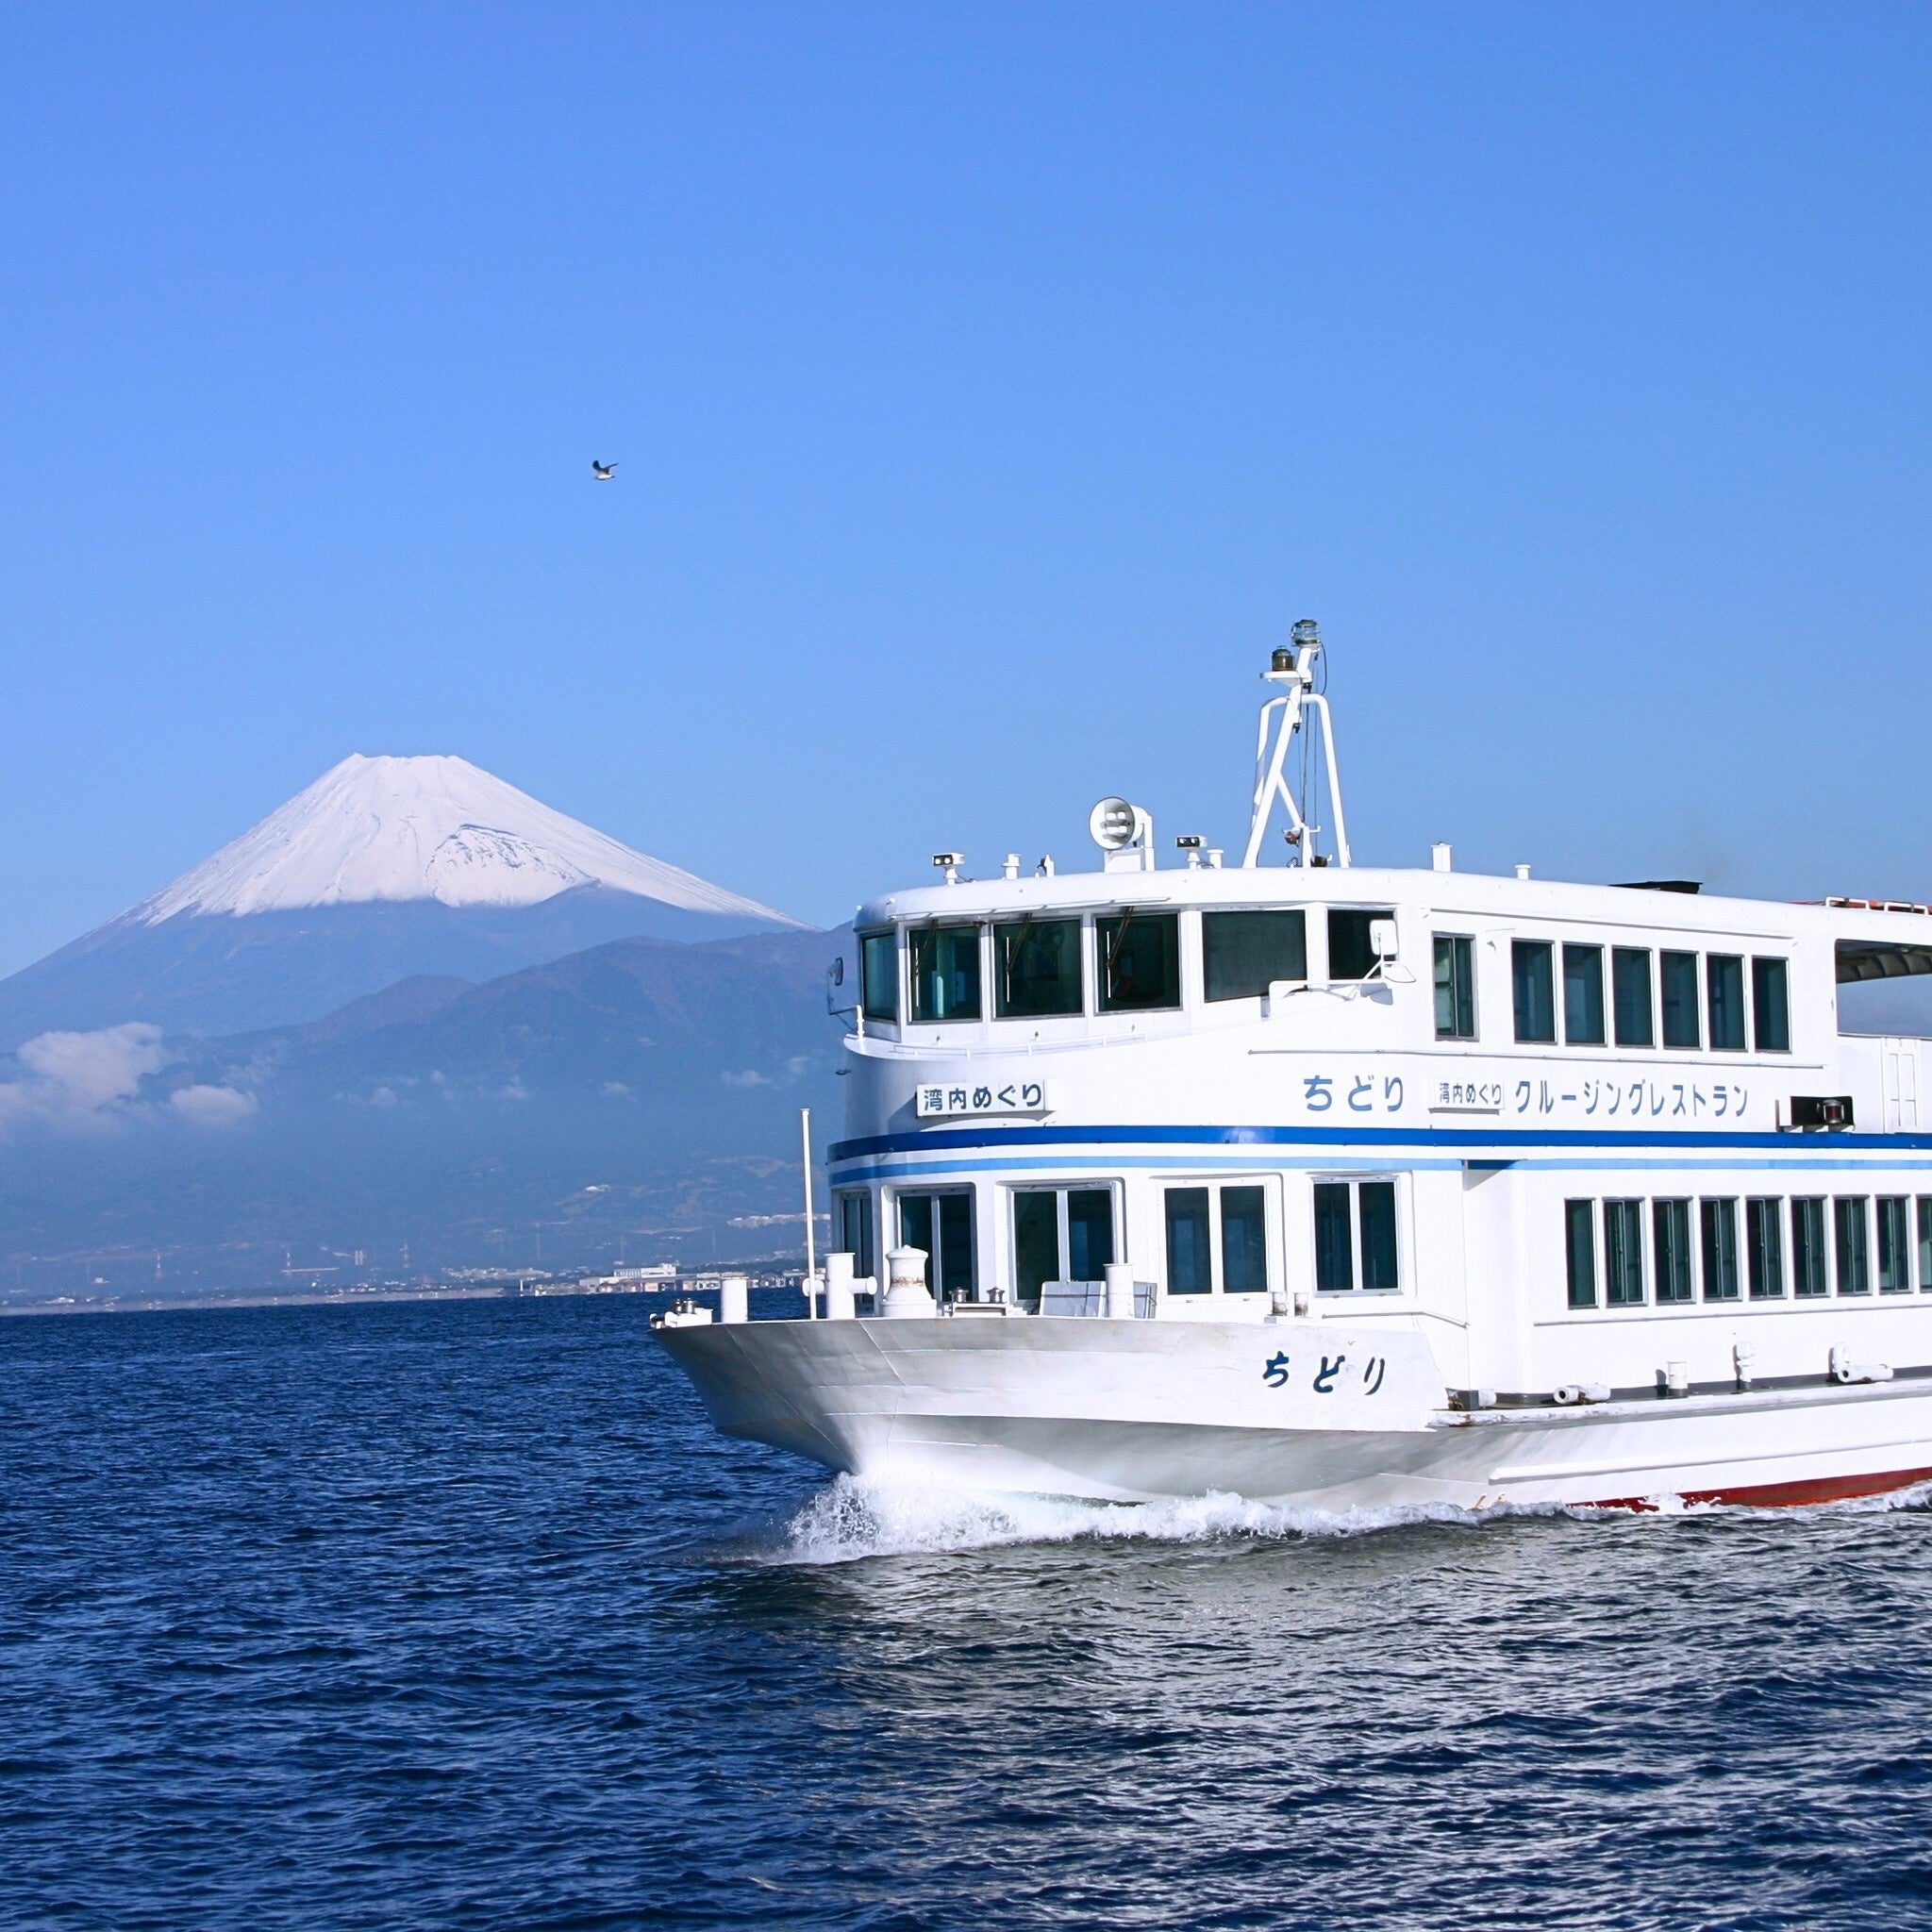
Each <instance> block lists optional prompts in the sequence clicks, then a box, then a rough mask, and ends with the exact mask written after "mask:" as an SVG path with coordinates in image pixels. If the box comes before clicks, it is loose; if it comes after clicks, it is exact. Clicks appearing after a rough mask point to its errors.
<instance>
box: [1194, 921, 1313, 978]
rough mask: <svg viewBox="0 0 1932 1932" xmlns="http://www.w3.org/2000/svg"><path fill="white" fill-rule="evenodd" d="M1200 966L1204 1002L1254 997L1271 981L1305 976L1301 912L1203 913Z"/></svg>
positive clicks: (1305, 930) (1305, 927)
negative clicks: (1206, 1000) (1205, 999)
mask: <svg viewBox="0 0 1932 1932" xmlns="http://www.w3.org/2000/svg"><path fill="white" fill-rule="evenodd" d="M1201 966H1202V975H1201V976H1202V981H1203V993H1204V996H1205V997H1206V998H1208V999H1210V1000H1257V999H1259V998H1260V997H1261V995H1262V994H1263V993H1265V992H1266V991H1268V989H1269V987H1270V986H1272V985H1273V984H1274V981H1275V980H1277V979H1306V978H1307V976H1308V918H1307V913H1305V912H1300V911H1295V912H1204V913H1202V915H1201Z"/></svg>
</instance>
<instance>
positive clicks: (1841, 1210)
mask: <svg viewBox="0 0 1932 1932" xmlns="http://www.w3.org/2000/svg"><path fill="white" fill-rule="evenodd" d="M1867 1204H1868V1197H1867V1196H1865V1195H1863V1194H1853V1195H1847V1196H1841V1197H1840V1199H1838V1200H1836V1201H1834V1202H1833V1203H1832V1204H1831V1208H1832V1219H1833V1223H1834V1225H1835V1232H1836V1234H1837V1238H1838V1240H1837V1246H1838V1291H1839V1293H1840V1294H1870V1293H1871V1292H1872V1255H1871V1237H1870V1236H1869V1235H1868V1234H1867V1233H1866V1224H1867V1222H1868V1220H1869V1219H1870V1217H1869V1216H1868V1215H1867V1213H1866V1211H1865V1210H1866V1207H1867Z"/></svg>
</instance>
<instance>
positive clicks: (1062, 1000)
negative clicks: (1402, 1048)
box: [859, 908, 1394, 1024]
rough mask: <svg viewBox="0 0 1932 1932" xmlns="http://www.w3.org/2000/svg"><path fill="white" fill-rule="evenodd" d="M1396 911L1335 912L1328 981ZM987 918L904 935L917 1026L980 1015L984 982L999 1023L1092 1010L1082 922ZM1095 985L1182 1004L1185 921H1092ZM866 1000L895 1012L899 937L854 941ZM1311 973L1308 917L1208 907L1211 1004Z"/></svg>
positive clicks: (1159, 1004)
mask: <svg viewBox="0 0 1932 1932" xmlns="http://www.w3.org/2000/svg"><path fill="white" fill-rule="evenodd" d="M1393 916H1394V915H1393V913H1392V912H1391V911H1389V910H1388V909H1387V908H1378V909H1374V910H1367V911H1364V910H1351V909H1343V908H1335V909H1332V910H1331V911H1330V912H1329V914H1328V931H1327V937H1328V976H1329V977H1330V978H1331V979H1366V978H1367V977H1368V976H1369V974H1371V973H1372V972H1374V966H1375V955H1374V947H1373V946H1372V944H1371V943H1370V938H1369V927H1370V924H1371V923H1372V922H1374V920H1377V919H1390V918H1392V917H1393ZM987 932H988V928H987V927H985V926H983V925H923V926H912V927H909V928H908V931H907V934H906V954H907V962H906V963H907V982H908V993H909V1010H910V1016H911V1019H912V1020H913V1021H914V1022H915V1023H916V1024H925V1023H928V1022H932V1021H944V1020H983V1019H985V1018H986V1017H987V1013H986V997H985V990H984V987H983V985H982V979H983V977H984V975H985V974H986V972H987V971H988V970H989V969H990V971H991V978H992V1014H993V1017H994V1018H995V1019H1001V1020H1035V1019H1047V1018H1051V1017H1053V1016H1055V1015H1057V1014H1070V1013H1083V1012H1085V1011H1086V1010H1087V998H1086V991H1085V987H1084V984H1083V973H1082V953H1083V948H1082V945H1081V937H1080V935H1081V921H1079V920H1078V919H1036V918H1031V917H1028V918H1024V919H1013V920H1001V921H998V922H996V923H995V924H993V925H992V927H991V939H990V941H985V942H984V943H983V938H984V936H985V935H986V934H987ZM1093 951H1094V966H1095V970H1096V978H1097V982H1098V983H1097V985H1096V986H1095V988H1094V999H1093V1009H1094V1010H1095V1011H1096V1012H1101V1013H1139V1012H1148V1011H1154V1010H1158V1009H1159V1008H1175V1007H1178V1006H1179V1005H1180V1003H1181V972H1180V953H1181V943H1180V918H1179V915H1178V914H1177V913H1173V912H1138V911H1134V910H1132V909H1131V908H1129V909H1124V910H1122V911H1120V912H1118V913H1114V914H1111V915H1107V916H1103V917H1100V918H1097V919H1095V920H1094V922H1093ZM859 976H860V981H861V988H860V993H861V1003H862V1005H863V1007H864V1010H865V1017H866V1018H867V1019H868V1020H888V1021H893V1022H896V1021H897V1020H898V1019H899V1016H900V989H899V942H898V936H897V934H896V933H892V932H874V933H865V934H863V935H861V936H860V939H859ZM1307 976H1308V935H1307V914H1306V913H1305V912H1303V911H1301V910H1299V909H1297V910H1293V911H1280V910H1270V911H1242V912H1204V913H1203V914H1202V915H1201V986H1202V993H1203V996H1204V997H1205V998H1207V999H1208V1000H1242V999H1257V998H1258V997H1259V996H1260V995H1261V994H1263V993H1265V992H1266V991H1268V989H1269V987H1270V986H1271V985H1272V984H1273V983H1274V981H1276V980H1300V979H1306V978H1307Z"/></svg>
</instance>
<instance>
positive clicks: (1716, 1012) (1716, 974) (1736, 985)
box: [1704, 953, 1744, 1053]
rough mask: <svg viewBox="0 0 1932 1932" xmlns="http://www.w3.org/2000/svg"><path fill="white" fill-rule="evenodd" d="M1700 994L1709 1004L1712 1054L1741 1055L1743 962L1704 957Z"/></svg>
mask: <svg viewBox="0 0 1932 1932" xmlns="http://www.w3.org/2000/svg"><path fill="white" fill-rule="evenodd" d="M1704 990H1705V992H1706V994H1707V997H1708V999H1709V1001H1710V1044H1711V1050H1712V1051H1713V1052H1715V1053H1742V1052H1743V1051H1744V962H1743V960H1741V959H1736V958H1731V956H1730V955H1729V954H1727V953H1710V954H1707V956H1706V958H1705V961H1704Z"/></svg>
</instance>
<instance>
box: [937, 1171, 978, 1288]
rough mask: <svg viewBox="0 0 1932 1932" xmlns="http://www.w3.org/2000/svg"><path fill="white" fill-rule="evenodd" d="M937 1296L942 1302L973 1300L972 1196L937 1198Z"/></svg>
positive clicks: (960, 1195)
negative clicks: (938, 1259) (938, 1223)
mask: <svg viewBox="0 0 1932 1932" xmlns="http://www.w3.org/2000/svg"><path fill="white" fill-rule="evenodd" d="M939 1222H940V1296H941V1300H943V1301H960V1300H968V1301H970V1300H971V1299H972V1297H973V1196H972V1195H971V1194H941V1196H940V1197H939Z"/></svg>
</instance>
